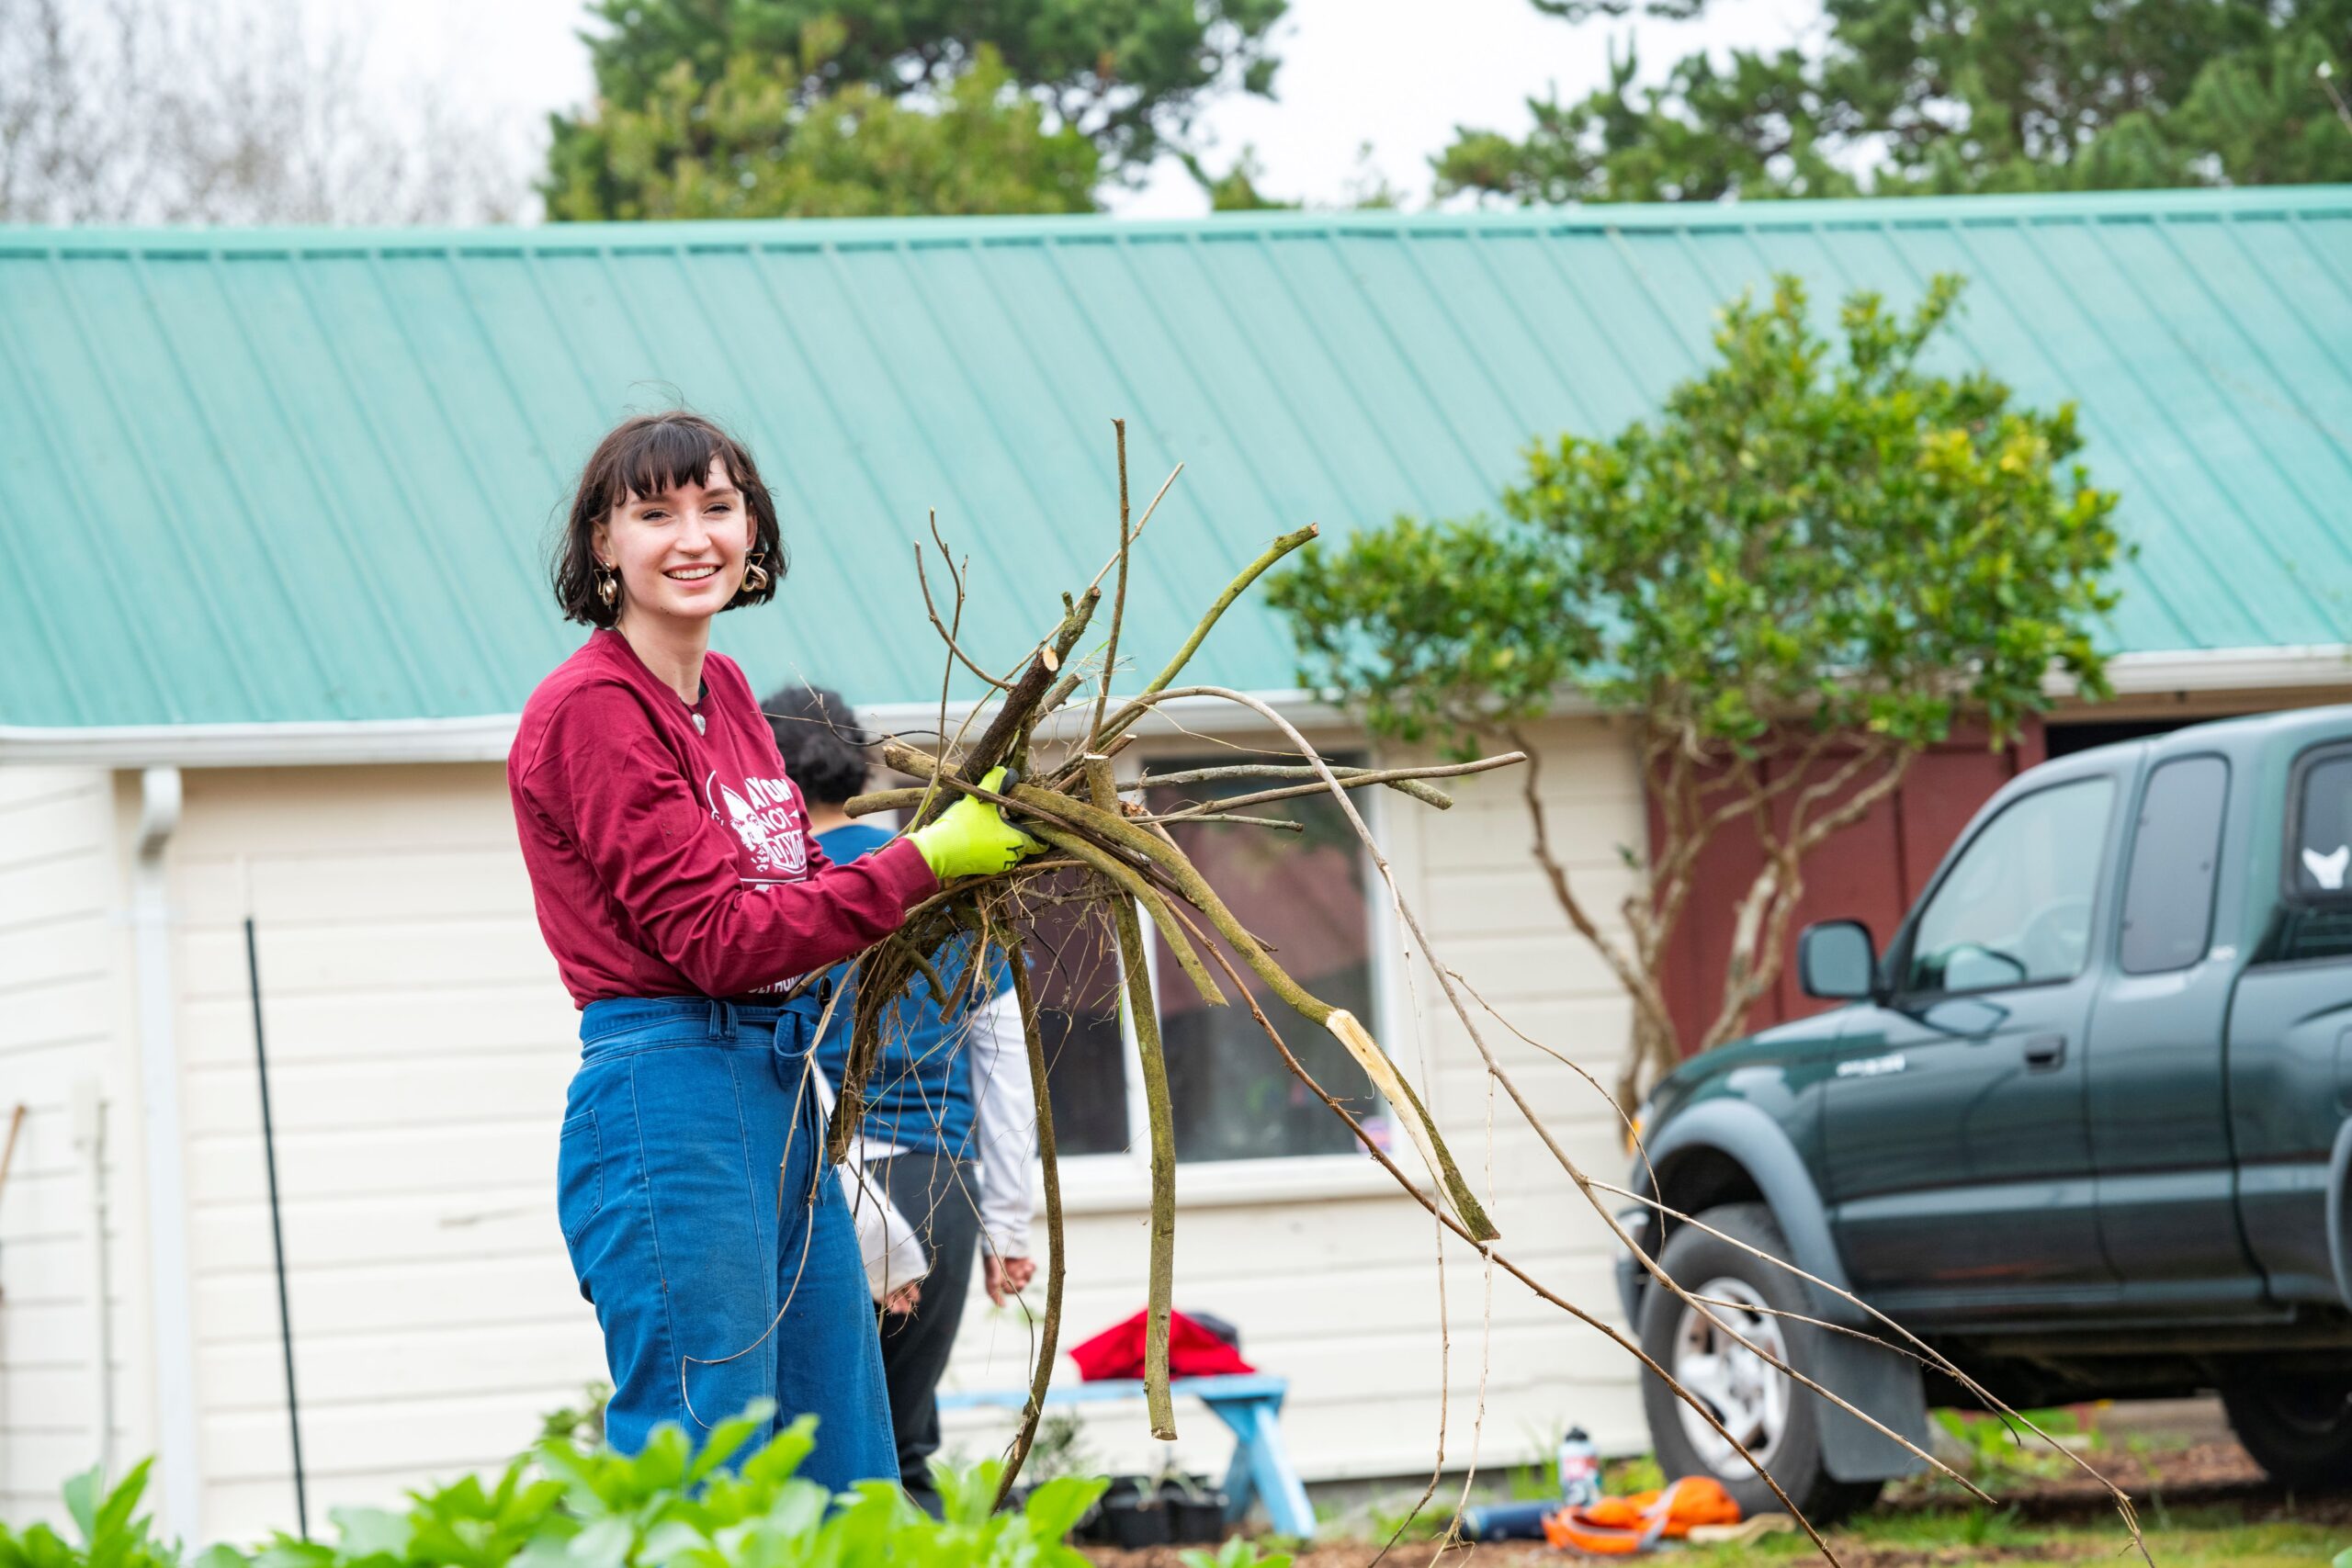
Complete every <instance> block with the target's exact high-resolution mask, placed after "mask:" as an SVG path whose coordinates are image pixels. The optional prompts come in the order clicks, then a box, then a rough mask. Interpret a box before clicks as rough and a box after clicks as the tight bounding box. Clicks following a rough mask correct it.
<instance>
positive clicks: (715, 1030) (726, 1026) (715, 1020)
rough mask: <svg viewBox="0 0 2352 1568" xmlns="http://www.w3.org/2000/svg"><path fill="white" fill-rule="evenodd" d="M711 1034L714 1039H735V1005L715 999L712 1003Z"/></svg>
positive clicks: (712, 999)
mask: <svg viewBox="0 0 2352 1568" xmlns="http://www.w3.org/2000/svg"><path fill="white" fill-rule="evenodd" d="M710 1032H711V1035H712V1037H713V1038H715V1039H719V1040H732V1039H734V1038H735V1004H734V1003H733V1002H730V1001H725V1000H722V999H720V998H717V997H713V998H711V1001H710Z"/></svg>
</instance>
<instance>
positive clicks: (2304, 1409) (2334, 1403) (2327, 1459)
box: [2222, 1374, 2352, 1492]
mask: <svg viewBox="0 0 2352 1568" xmlns="http://www.w3.org/2000/svg"><path fill="white" fill-rule="evenodd" d="M2222 1409H2224V1410H2226V1411H2228V1412H2229V1416H2230V1429H2231V1430H2232V1431H2234V1432H2235V1433H2237V1435H2238V1441H2239V1442H2241V1443H2243V1444H2245V1451H2246V1452H2248V1453H2250V1454H2252V1455H2253V1456H2254V1462H2255V1463H2256V1464H2258V1465H2260V1466H2261V1467H2262V1471H2263V1473H2264V1474H2266V1475H2267V1476H2269V1477H2270V1479H2271V1480H2273V1481H2275V1482H2277V1483H2278V1484H2279V1485H2281V1486H2290V1487H2294V1488H2296V1489H2297V1490H2299V1491H2307V1492H2308V1491H2332V1490H2338V1489H2341V1488H2343V1487H2346V1486H2352V1383H2347V1382H2346V1381H2345V1380H2343V1379H2341V1378H2337V1379H2332V1380H2331V1379H2321V1378H2312V1377H2283V1376H2276V1375H2270V1376H2265V1375H2261V1374H2256V1375H2254V1376H2250V1377H2245V1378H2240V1379H2236V1380H2234V1381H2233V1382H2231V1383H2230V1384H2229V1385H2228V1386H2226V1387H2224V1388H2223V1389H2222Z"/></svg>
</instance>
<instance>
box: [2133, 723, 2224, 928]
mask: <svg viewBox="0 0 2352 1568" xmlns="http://www.w3.org/2000/svg"><path fill="white" fill-rule="evenodd" d="M2229 789H2230V765H2229V764H2228V763H2227V762H2224V761H2222V759H2221V758H2219V757H2183V758H2180V759H2179V760H2177V761H2170V762H2165V763H2163V764H2162V765H2160V766H2159V767H2158V768H2157V769H2156V771H2155V772H2154V773H2151V774H2149V775H2148V788H2147V793H2146V794H2145V795H2143V796H2142V798H2141V801H2140V820H2139V821H2138V822H2137V823H2136V824H2134V826H2133V828H2132V840H2131V869H2130V870H2129V871H2128V872H2127V873H2126V874H2125V879H2124V884H2123V931H2122V942H2121V945H2120V953H2119V960H2120V963H2121V964H2122V966H2123V972H2124V973H2125V974H2126V975H2157V974H2162V973H2164V972H2165V970H2168V969H2186V968H2188V966H2189V965H2190V964H2194V963H2196V962H2197V961H2198V960H2199V959H2200V958H2202V957H2204V956H2205V946H2206V943H2207V942H2208V941H2209V940H2210V939H2211V935H2212V930H2213V878H2214V875H2215V873H2216V872H2217V870H2218V869H2219V867H2220V865H2221V861H2222V802H2223V801H2224V800H2226V799H2227V798H2228V795H2229Z"/></svg>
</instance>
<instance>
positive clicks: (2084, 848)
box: [1905, 778, 2115, 991]
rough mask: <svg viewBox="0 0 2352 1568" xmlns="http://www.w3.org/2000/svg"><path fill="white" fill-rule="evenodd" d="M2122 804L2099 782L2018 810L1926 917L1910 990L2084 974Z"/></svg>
mask: <svg viewBox="0 0 2352 1568" xmlns="http://www.w3.org/2000/svg"><path fill="white" fill-rule="evenodd" d="M2114 801H2115V781H2114V780H2112V779H2108V778H2096V779H2084V780H2082V781H2080V782H2079V783H2076V784H2060V785H2058V786H2056V787H2055V788H2052V789H2045V790H2041V791H2040V792H2038V793H2036V794H2033V795H2026V796H2024V797H2022V798H2021V799H2018V800H2016V801H2013V802H2012V803H2010V805H2009V806H2008V807H2006V808H2005V809H2004V810H2003V811H2002V812H2001V814H2000V815H1999V816H1998V817H1996V818H1993V820H1992V821H1991V822H1990V823H1989V824H1988V825H1986V827H1985V830H1984V831H1982V832H1980V833H1978V834H1977V835H1976V837H1975V839H1974V840H1972V841H1971V842H1970V843H1969V846H1968V847H1967V848H1966V849H1965V850H1962V852H1961V856H1960V862H1959V863H1958V864H1956V865H1954V866H1953V867H1952V868H1951V874H1949V875H1948V876H1946V877H1945V878H1944V879H1943V881H1942V882H1941V883H1940V884H1939V886H1937V888H1936V892H1935V896H1934V897H1933V898H1932V899H1931V900H1930V901H1929V903H1928V908H1927V909H1926V910H1925V912H1923V913H1922V914H1921V915H1920V917H1919V923H1918V926H1917V929H1916V930H1915V931H1914V932H1913V934H1912V938H1911V957H1910V962H1909V964H1908V966H1907V973H1906V975H1905V989H1906V990H1911V991H1982V990H1988V989H1991V988H1993V987H2000V986H2030V985H2038V984H2041V983H2042V982H2044V981H2050V980H2070V979H2072V978H2074V977H2075V976H2077V975H2079V974H2081V973H2082V971H2083V964H2084V961H2085V960H2086V958H2087V957H2088V956H2089V954H2090V933H2091V904H2092V900H2093V897H2094V895H2096V893H2097V892H2098V868H2099V855H2100V850H2101V847H2102V846H2103V845H2104V844H2105V842H2106V839H2107V824H2108V817H2109V811H2110V810H2111V809H2112V808H2113V806H2114Z"/></svg>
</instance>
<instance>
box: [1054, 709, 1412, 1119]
mask: <svg viewBox="0 0 2352 1568" xmlns="http://www.w3.org/2000/svg"><path fill="white" fill-rule="evenodd" d="M1229 761H1233V758H1232V757H1231V756H1230V755H1229V754H1228V755H1227V756H1222V757H1218V756H1209V757H1199V758H1173V757H1170V758H1157V759H1154V760H1153V761H1152V762H1151V763H1150V764H1149V768H1150V771H1151V772H1153V773H1176V772H1179V771H1182V770H1189V769H1193V768H1197V767H1211V766H1216V765H1217V764H1218V763H1220V762H1229ZM1333 761H1340V762H1341V763H1343V764H1344V763H1346V762H1348V761H1350V759H1347V758H1340V757H1335V758H1334V759H1333ZM1266 787H1268V786H1267V784H1266V783H1265V781H1262V780H1239V781H1234V782H1232V783H1230V784H1227V783H1226V782H1223V781H1217V782H1213V783H1208V784H1182V785H1178V786H1175V787H1172V788H1151V789H1149V790H1148V791H1147V794H1146V804H1147V805H1148V806H1149V807H1151V808H1152V809H1154V810H1155V811H1162V812H1165V811H1173V810H1177V809H1180V808H1182V807H1186V806H1190V805H1193V804H1195V803H1201V802H1207V801H1213V800H1216V799H1221V798H1225V797H1227V796H1230V795H1239V794H1244V793H1254V792H1255V791H1257V790H1261V789H1264V788H1266ZM1249 814H1250V816H1253V817H1275V818H1283V819H1285V820H1289V821H1294V822H1296V823H1298V824H1299V831H1297V832H1295V833H1291V832H1284V831H1282V830H1279V829H1268V828H1259V827H1252V826H1248V825H1244V824H1238V823H1209V822H1204V823H1194V824H1191V825H1185V824H1182V823H1177V824H1171V825H1170V832H1171V833H1172V834H1173V835H1174V836H1175V839H1176V841H1177V842H1178V843H1179V844H1181V845H1182V846H1183V849H1184V852H1185V853H1186V854H1187V855H1189V856H1191V857H1192V859H1193V863H1194V864H1196V865H1198V866H1199V867H1200V868H1201V872H1202V874H1204V875H1205V876H1206V877H1207V878H1208V880H1209V882H1210V884H1211V885H1212V886H1215V887H1216V889H1217V891H1218V892H1219V893H1220V894H1222V895H1223V896H1224V897H1225V900H1226V902H1227V905H1228V906H1229V907H1230V908H1232V910H1233V913H1234V916H1235V918H1236V919H1238V920H1239V921H1240V922H1241V923H1242V925H1243V926H1245V927H1247V928H1248V929H1249V930H1250V931H1254V932H1256V933H1258V934H1259V935H1260V936H1261V937H1262V938H1263V939H1264V940H1265V941H1266V942H1269V943H1271V944H1272V945H1273V946H1274V947H1276V948H1277V949H1279V950H1280V951H1279V952H1278V953H1277V956H1278V957H1279V958H1280V960H1281V961H1282V964H1283V967H1284V968H1285V969H1287V970H1289V972H1290V973H1291V974H1292V975H1293V976H1295V977H1296V978H1297V980H1298V982H1299V984H1301V985H1302V986H1305V987H1306V988H1307V989H1308V990H1309V991H1311V992H1313V993H1314V994H1315V995H1316V996H1317V997H1320V998H1323V999H1324V1000H1325V1001H1328V1002H1329V1003H1331V1004H1332V1005H1333V1006H1335V1007H1342V1008H1345V1009H1347V1010H1349V1011H1351V1012H1352V1013H1354V1014H1355V1015H1356V1016H1357V1017H1358V1018H1361V1019H1363V1021H1365V1023H1366V1024H1367V1026H1369V1027H1372V1028H1374V1031H1375V1032H1377V1028H1378V1024H1377V1016H1378V1014H1377V1010H1376V1008H1375V1005H1374V996H1375V994H1376V993H1375V986H1374V972H1373V963H1372V948H1373V941H1372V925H1371V918H1370V913H1369V907H1368V905H1367V902H1366V892H1367V889H1368V887H1369V876H1368V873H1367V869H1366V864H1365V861H1364V857H1363V853H1362V851H1361V847H1360V846H1359V845H1358V843H1357V841H1356V838H1355V833H1354V831H1353V829H1351V828H1350V827H1349V826H1348V823H1347V819H1346V818H1345V817H1344V816H1343V815H1342V814H1341V813H1340V808H1339V807H1337V806H1336V805H1335V804H1333V803H1332V802H1331V801H1330V800H1329V798H1327V797H1323V796H1316V795H1306V796H1301V797H1299V798H1297V799H1295V800H1285V801H1278V802H1272V803H1269V804H1265V805H1261V806H1253V807H1249ZM1209 940H1210V941H1211V942H1214V943H1215V944H1216V945H1217V946H1218V947H1220V948H1222V949H1223V950H1224V952H1225V954H1226V957H1227V959H1228V960H1230V961H1231V962H1232V964H1233V967H1234V969H1235V970H1236V971H1237V972H1238V973H1239V974H1240V975H1241V976H1243V977H1244V979H1245V980H1246V982H1247V983H1248V985H1249V987H1250V994H1251V995H1252V996H1254V997H1255V998H1257V999H1258V1002H1259V1005H1260V1007H1261V1009H1263V1010H1264V1011H1265V1014H1266V1018H1267V1020H1268V1021H1270V1022H1272V1024H1273V1026H1274V1027H1275V1029H1276V1030H1278V1031H1279V1032H1281V1034H1282V1037H1283V1043H1285V1044H1287V1045H1288V1046H1289V1047H1290V1049H1291V1051H1292V1053H1293V1054H1294V1055H1296V1056H1297V1057H1298V1059H1299V1061H1300V1063H1301V1064H1302V1065H1303V1066H1306V1070H1307V1071H1308V1072H1310V1073H1312V1074H1314V1075H1315V1077H1316V1078H1317V1080H1318V1081H1319V1082H1320V1083H1321V1084H1322V1085H1323V1086H1324V1088H1326V1089H1329V1090H1330V1091H1331V1092H1332V1094H1334V1095H1335V1096H1337V1097H1338V1098H1339V1099H1340V1100H1341V1102H1342V1103H1344V1104H1346V1105H1347V1106H1348V1108H1349V1110H1350V1111H1352V1112H1354V1114H1355V1115H1356V1116H1357V1118H1358V1119H1359V1120H1363V1121H1365V1122H1367V1125H1368V1126H1369V1127H1370V1128H1371V1130H1372V1131H1373V1132H1374V1134H1376V1135H1377V1134H1381V1133H1383V1132H1384V1130H1385V1123H1384V1122H1379V1121H1376V1120H1374V1118H1376V1117H1378V1116H1379V1115H1380V1114H1381V1108H1380V1104H1379V1101H1378V1100H1377V1099H1376V1098H1375V1097H1374V1095H1373V1093H1372V1090H1371V1088H1370V1086H1368V1085H1367V1084H1366V1083H1365V1082H1364V1077H1363V1069H1362V1068H1360V1067H1358V1066H1356V1065H1355V1062H1354V1060H1353V1059H1352V1058H1351V1057H1350V1056H1349V1055H1348V1054H1347V1051H1346V1050H1345V1048H1344V1047H1342V1046H1341V1045H1340V1043H1339V1042H1338V1041H1336V1040H1334V1039H1333V1038H1331V1036H1330V1034H1329V1032H1328V1031H1325V1030H1323V1029H1321V1028H1319V1027H1317V1025H1315V1024H1311V1023H1309V1022H1307V1021H1306V1020H1305V1019H1303V1018H1301V1017H1299V1016H1298V1015H1297V1014H1296V1013H1295V1012H1292V1011H1291V1010H1290V1009H1289V1008H1288V1007H1286V1006H1285V1005H1283V1002H1282V1001H1281V1000H1280V999H1279V998H1276V997H1274V996H1273V995H1272V993H1271V992H1270V991H1268V990H1267V988H1266V987H1265V986H1264V984H1263V982H1261V981H1260V980H1259V979H1258V977H1257V976H1255V975H1254V974H1252V973H1250V970H1249V968H1248V967H1247V966H1246V965H1244V964H1242V963H1241V961H1240V959H1239V958H1238V956H1237V955H1236V954H1235V953H1233V952H1232V950H1231V949H1230V948H1229V947H1227V946H1226V945H1225V944H1224V942H1223V941H1222V939H1219V938H1216V937H1215V936H1214V935H1211V936H1210V938H1209ZM1148 950H1149V959H1150V965H1151V969H1152V980H1153V994H1154V997H1155V998H1156V999H1157V1001H1158V1004H1159V1029H1160V1041H1161V1044H1162V1046H1163V1047H1164V1049H1165V1051H1166V1053H1167V1057H1168V1083H1169V1098H1170V1102H1171V1106H1172V1109H1173V1111H1174V1112H1175V1123H1176V1156H1177V1158H1178V1159H1180V1160H1185V1161H1208V1160H1255V1159H1276V1158H1283V1157H1289V1156H1302V1155H1350V1154H1354V1153H1355V1152H1356V1151H1357V1148H1358V1145H1357V1144H1356V1141H1355V1137H1354V1135H1353V1134H1351V1133H1350V1132H1349V1131H1348V1129H1347V1127H1346V1126H1345V1125H1344V1124H1343V1123H1342V1122H1340V1119H1339V1118H1338V1117H1336V1116H1334V1115H1332V1114H1331V1112H1330V1110H1329V1107H1327V1106H1325V1105H1324V1103H1323V1102H1322V1101H1321V1100H1318V1099H1317V1098H1316V1096H1315V1095H1314V1094H1313V1093H1312V1092H1311V1091H1310V1090H1309V1089H1307V1088H1306V1085H1304V1084H1302V1083H1300V1082H1299V1081H1298V1080H1297V1079H1296V1078H1295V1077H1292V1076H1291V1072H1290V1069H1289V1067H1288V1066H1285V1065H1284V1063H1283V1059H1282V1056H1281V1055H1280V1054H1279V1053H1277V1052H1276V1051H1275V1049H1274V1047H1273V1043H1272V1042H1271V1041H1269V1040H1268V1039H1267V1038H1266V1036H1265V1032H1264V1031H1263V1030H1261V1029H1260V1028H1259V1026H1258V1022H1257V1020H1255V1019H1253V1018H1252V1017H1250V1010H1249V1009H1248V1008H1247V1007H1245V1006H1243V1005H1242V1004H1241V1001H1240V998H1238V997H1236V996H1233V994H1232V993H1233V984H1232V980H1231V978H1230V977H1229V976H1227V974H1226V973H1225V971H1224V969H1223V968H1222V967H1221V966H1220V965H1219V964H1217V962H1216V959H1214V958H1211V957H1209V956H1208V954H1207V953H1203V954H1202V956H1203V958H1204V961H1205V962H1206V963H1207V964H1208V967H1209V970H1210V972H1211V973H1212V974H1213V975H1215V976H1216V979H1217V983H1218V985H1219V986H1220V987H1223V988H1224V989H1225V991H1226V992H1227V998H1228V1002H1227V1005H1226V1006H1224V1007H1210V1006H1208V1005H1207V1004H1205V1003H1204V1002H1203V1001H1202V1000H1201V998H1200V994H1199V993H1198V992H1197V991H1195V990H1194V989H1193V983H1192V982H1191V981H1190V980H1189V979H1187V978H1186V977H1185V976H1184V972H1183V970H1182V969H1181V968H1180V967H1178V965H1177V964H1176V961H1175V957H1174V955H1173V954H1171V953H1170V952H1169V950H1168V947H1167V944H1166V943H1165V942H1163V941H1161V940H1159V937H1158V935H1157V933H1153V934H1152V936H1151V940H1150V941H1149V942H1148ZM1032 951H1033V954H1034V956H1035V970H1034V971H1033V974H1034V976H1035V985H1036V988H1037V998H1038V1007H1039V1010H1040V1011H1041V1013H1043V1014H1044V1024H1045V1028H1044V1031H1043V1033H1044V1037H1045V1038H1044V1043H1045V1047H1046V1062H1047V1067H1048V1079H1049V1082H1050V1083H1051V1085H1052V1091H1053V1110H1054V1139H1055V1144H1056V1146H1057V1149H1058V1150H1059V1152H1060V1153H1061V1154H1063V1155H1064V1156H1073V1155H1085V1154H1118V1153H1120V1152H1122V1151H1130V1150H1132V1151H1140V1150H1142V1149H1144V1148H1145V1147H1147V1146H1148V1134H1147V1129H1146V1126H1145V1120H1144V1108H1143V1100H1142V1095H1141V1092H1140V1089H1139V1088H1138V1087H1137V1085H1136V1077H1135V1068H1134V1058H1133V1047H1132V1046H1131V1045H1130V1044H1128V1043H1126V1042H1125V1038H1124V1032H1123V1030H1122V1027H1121V1021H1120V1010H1119V989H1120V981H1119V964H1118V955H1117V952H1116V945H1115V943H1114V941H1113V940H1112V938H1111V935H1110V932H1109V931H1108V929H1107V927H1106V926H1105V925H1104V924H1103V922H1102V921H1101V920H1099V919H1080V918H1078V916H1077V915H1076V914H1074V913H1072V914H1057V913H1056V912H1054V911H1052V910H1050V909H1042V910H1040V911H1039V912H1038V915H1037V919H1036V941H1035V944H1034V946H1033V950H1032Z"/></svg>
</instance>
